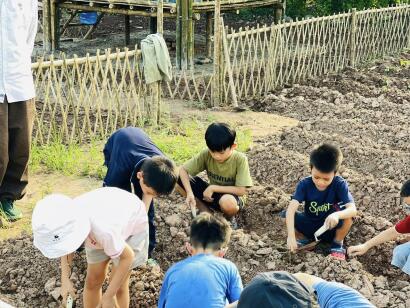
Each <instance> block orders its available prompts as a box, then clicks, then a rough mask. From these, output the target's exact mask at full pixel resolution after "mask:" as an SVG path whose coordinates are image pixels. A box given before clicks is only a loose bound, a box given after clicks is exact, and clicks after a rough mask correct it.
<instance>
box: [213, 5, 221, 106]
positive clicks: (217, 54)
mask: <svg viewBox="0 0 410 308" xmlns="http://www.w3.org/2000/svg"><path fill="white" fill-rule="evenodd" d="M220 18H221V0H216V1H215V13H214V77H213V87H212V105H213V106H219V104H220V103H221V97H220V95H221V93H220V90H221V79H220V78H221V23H220Z"/></svg>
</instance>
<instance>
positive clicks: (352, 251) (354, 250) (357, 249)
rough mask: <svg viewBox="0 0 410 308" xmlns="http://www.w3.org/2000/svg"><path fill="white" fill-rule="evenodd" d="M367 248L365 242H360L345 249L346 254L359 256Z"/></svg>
mask: <svg viewBox="0 0 410 308" xmlns="http://www.w3.org/2000/svg"><path fill="white" fill-rule="evenodd" d="M368 250H369V248H367V245H366V244H360V245H356V246H351V247H349V248H348V249H347V254H348V255H349V256H351V257H355V256H361V255H364V254H365V253H366V252H367V251H368Z"/></svg>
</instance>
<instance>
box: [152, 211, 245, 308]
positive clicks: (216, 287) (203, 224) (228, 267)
mask: <svg viewBox="0 0 410 308" xmlns="http://www.w3.org/2000/svg"><path fill="white" fill-rule="evenodd" d="M230 236H231V227H230V226H229V223H228V222H227V221H226V220H225V219H224V218H223V217H221V216H220V215H211V214H209V213H202V214H200V215H198V216H197V217H195V218H194V220H193V221H192V224H191V235H190V238H191V240H190V242H191V243H190V244H187V249H188V251H189V253H190V254H191V257H189V258H187V259H185V260H183V261H180V262H178V263H176V264H174V265H173V266H172V267H171V268H170V269H168V271H167V273H166V274H165V277H164V282H163V284H162V288H161V293H160V296H159V302H158V308H182V307H190V308H200V307H225V304H226V302H227V301H228V302H229V303H233V302H235V301H237V300H238V299H239V296H240V294H241V291H242V281H241V277H240V275H239V272H238V269H237V268H236V266H235V264H233V263H232V262H230V261H228V260H226V259H224V258H223V256H224V255H225V253H226V249H227V248H226V247H227V246H228V243H229V240H230Z"/></svg>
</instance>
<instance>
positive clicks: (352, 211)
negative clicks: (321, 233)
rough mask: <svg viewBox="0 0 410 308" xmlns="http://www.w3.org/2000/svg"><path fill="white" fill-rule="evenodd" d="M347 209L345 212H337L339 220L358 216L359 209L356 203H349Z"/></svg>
mask: <svg viewBox="0 0 410 308" xmlns="http://www.w3.org/2000/svg"><path fill="white" fill-rule="evenodd" d="M345 207H346V208H345V209H344V210H343V211H339V212H337V214H338V216H339V219H346V218H353V217H355V216H357V209H356V205H355V204H354V203H348V204H346V205H345Z"/></svg>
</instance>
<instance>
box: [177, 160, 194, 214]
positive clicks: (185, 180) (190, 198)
mask: <svg viewBox="0 0 410 308" xmlns="http://www.w3.org/2000/svg"><path fill="white" fill-rule="evenodd" d="M179 177H180V179H181V182H182V185H183V186H184V187H183V188H184V189H185V192H186V203H187V204H188V205H189V206H190V207H191V210H192V215H194V216H195V213H196V210H195V205H196V200H195V196H194V193H193V192H192V187H191V183H190V182H189V174H188V172H187V171H186V170H185V168H184V167H183V166H181V168H179Z"/></svg>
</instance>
